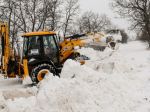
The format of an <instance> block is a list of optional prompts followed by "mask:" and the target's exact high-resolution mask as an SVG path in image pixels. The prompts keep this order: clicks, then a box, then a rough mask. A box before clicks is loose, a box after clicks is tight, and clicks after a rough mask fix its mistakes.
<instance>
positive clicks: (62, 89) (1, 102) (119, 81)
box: [0, 42, 150, 112]
mask: <svg viewBox="0 0 150 112" xmlns="http://www.w3.org/2000/svg"><path fill="white" fill-rule="evenodd" d="M137 44H138V46H137ZM135 45H136V46H137V48H134V46H135ZM80 52H81V53H82V54H84V55H87V56H89V57H90V60H89V61H87V62H86V64H85V65H82V66H81V65H80V64H79V63H78V62H75V61H73V60H67V61H66V62H65V64H64V67H63V69H62V73H61V75H60V76H61V78H58V77H54V76H52V74H49V75H46V78H45V79H44V80H43V81H41V82H40V83H39V85H38V86H37V88H36V89H37V91H36V92H35V94H33V95H32V96H29V97H27V98H23V97H21V98H15V99H13V100H12V99H9V100H7V99H5V97H4V95H3V94H1V93H0V97H1V98H0V112H72V111H74V112H78V111H79V112H141V111H143V112H149V111H150V106H149V105H150V94H149V93H150V74H149V73H150V69H149V66H150V58H149V56H150V52H149V51H146V50H145V46H144V45H143V44H141V43H139V42H132V43H129V44H128V45H123V46H122V45H121V46H120V48H119V50H117V51H112V50H110V49H106V50H105V51H104V52H100V51H95V50H93V49H91V48H83V49H81V50H80ZM34 89H35V88H34ZM36 89H35V90H36Z"/></svg>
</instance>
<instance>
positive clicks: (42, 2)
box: [0, 0, 62, 46]
mask: <svg viewBox="0 0 150 112" xmlns="http://www.w3.org/2000/svg"><path fill="white" fill-rule="evenodd" d="M61 1H62V0H1V4H0V19H1V20H2V21H7V22H8V24H9V29H10V37H12V46H13V43H14V41H17V38H16V37H17V36H18V33H20V32H30V31H39V30H43V29H44V28H45V27H47V28H48V29H50V30H56V29H57V28H58V23H59V22H60V18H61V11H60V5H61V4H62V2H61ZM59 27H60V26H59Z"/></svg>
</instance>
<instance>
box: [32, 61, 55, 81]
mask: <svg viewBox="0 0 150 112" xmlns="http://www.w3.org/2000/svg"><path fill="white" fill-rule="evenodd" d="M49 73H52V74H53V75H56V70H55V68H54V67H53V66H52V65H50V64H40V65H38V66H35V67H34V68H33V69H32V71H31V79H32V81H33V82H34V83H38V82H40V81H41V80H43V79H44V77H45V75H47V74H49Z"/></svg>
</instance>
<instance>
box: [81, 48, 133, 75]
mask: <svg viewBox="0 0 150 112" xmlns="http://www.w3.org/2000/svg"><path fill="white" fill-rule="evenodd" d="M79 52H80V53H81V54H83V55H86V56H89V58H90V59H91V60H89V61H87V62H86V65H87V66H89V67H90V68H93V69H94V70H96V71H100V72H102V71H103V72H105V73H109V74H111V73H113V72H123V73H125V72H131V71H132V70H133V65H132V64H131V63H130V60H128V59H126V58H125V57H124V56H123V55H121V54H120V53H119V52H118V51H114V50H111V49H110V48H106V49H105V51H104V52H100V51H99V52H97V51H95V50H93V49H91V48H83V49H81V50H79Z"/></svg>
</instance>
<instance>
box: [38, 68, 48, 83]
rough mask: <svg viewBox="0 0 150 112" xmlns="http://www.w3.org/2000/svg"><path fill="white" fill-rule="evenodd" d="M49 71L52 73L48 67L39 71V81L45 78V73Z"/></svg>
mask: <svg viewBox="0 0 150 112" xmlns="http://www.w3.org/2000/svg"><path fill="white" fill-rule="evenodd" d="M48 73H50V71H49V70H47V69H43V70H40V71H39V73H38V75H37V79H38V81H41V80H43V79H44V77H45V75H47V74H48Z"/></svg>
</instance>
